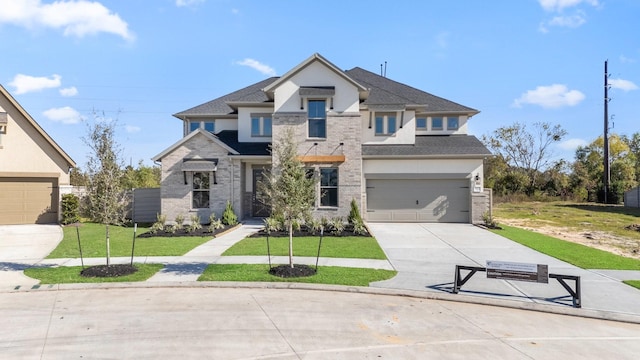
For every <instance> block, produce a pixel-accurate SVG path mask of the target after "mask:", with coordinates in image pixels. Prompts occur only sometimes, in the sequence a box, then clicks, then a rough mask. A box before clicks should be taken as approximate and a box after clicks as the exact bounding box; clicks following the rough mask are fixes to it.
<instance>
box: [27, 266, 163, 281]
mask: <svg viewBox="0 0 640 360" xmlns="http://www.w3.org/2000/svg"><path fill="white" fill-rule="evenodd" d="M135 266H136V267H137V268H138V271H136V272H135V273H133V274H130V275H126V276H120V277H104V278H103V277H96V278H91V277H84V276H81V275H80V271H82V267H81V266H61V267H56V268H46V267H38V268H28V269H25V270H24V274H25V275H27V276H29V277H31V278H34V279H37V280H40V283H41V284H74V283H105V282H131V281H145V280H147V279H149V278H150V277H151V276H153V275H154V274H155V273H157V272H158V271H160V269H162V267H163V266H164V265H162V264H135Z"/></svg>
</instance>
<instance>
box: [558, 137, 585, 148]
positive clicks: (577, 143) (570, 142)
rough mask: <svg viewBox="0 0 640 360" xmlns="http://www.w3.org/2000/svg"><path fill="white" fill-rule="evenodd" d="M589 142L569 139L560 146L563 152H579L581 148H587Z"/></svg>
mask: <svg viewBox="0 0 640 360" xmlns="http://www.w3.org/2000/svg"><path fill="white" fill-rule="evenodd" d="M587 145H589V142H588V141H587V140H584V139H568V140H565V141H563V142H561V143H559V144H558V147H559V148H561V149H562V150H573V151H575V150H577V149H578V147H579V146H587Z"/></svg>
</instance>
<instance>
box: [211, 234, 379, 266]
mask: <svg viewBox="0 0 640 360" xmlns="http://www.w3.org/2000/svg"><path fill="white" fill-rule="evenodd" d="M319 241H320V237H319V236H303V237H294V238H293V255H294V256H316V255H317V254H318V242H319ZM269 247H270V251H271V255H272V256H287V255H289V238H288V237H271V238H269ZM266 254H267V239H266V238H265V237H255V238H251V237H250V238H246V239H244V240H241V241H240V242H238V243H236V244H235V245H233V246H232V247H231V248H229V249H228V250H227V251H225V252H224V253H223V254H222V255H223V256H236V255H266ZM320 256H321V257H329V258H352V259H379V260H385V259H386V258H387V257H386V256H385V254H384V252H383V251H382V249H381V248H380V245H378V242H377V241H376V239H374V238H372V237H364V236H345V237H335V236H325V237H324V238H323V239H322V248H321V249H320Z"/></svg>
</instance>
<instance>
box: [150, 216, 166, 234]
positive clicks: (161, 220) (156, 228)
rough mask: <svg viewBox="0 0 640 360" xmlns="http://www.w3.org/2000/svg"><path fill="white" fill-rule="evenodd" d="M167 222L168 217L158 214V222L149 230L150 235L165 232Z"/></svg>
mask: <svg viewBox="0 0 640 360" xmlns="http://www.w3.org/2000/svg"><path fill="white" fill-rule="evenodd" d="M165 222H167V216H166V215H162V214H156V222H154V223H153V225H151V227H150V228H149V233H151V234H155V233H157V232H158V231H163V230H164V223H165Z"/></svg>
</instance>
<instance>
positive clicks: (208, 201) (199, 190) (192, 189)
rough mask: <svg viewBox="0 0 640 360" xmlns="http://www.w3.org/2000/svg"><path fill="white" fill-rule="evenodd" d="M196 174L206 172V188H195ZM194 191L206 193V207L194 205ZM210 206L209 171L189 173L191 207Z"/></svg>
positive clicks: (195, 208) (194, 208)
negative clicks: (207, 181)
mask: <svg viewBox="0 0 640 360" xmlns="http://www.w3.org/2000/svg"><path fill="white" fill-rule="evenodd" d="M196 174H207V178H208V180H209V183H208V184H206V189H203V188H198V189H196V188H195V185H196V181H195V179H196ZM196 193H206V195H207V206H206V207H196V206H195V205H196V204H195V198H196V197H195V194H196ZM209 208H211V171H194V172H192V173H191V209H193V210H197V209H209Z"/></svg>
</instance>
